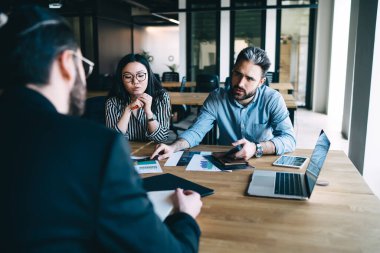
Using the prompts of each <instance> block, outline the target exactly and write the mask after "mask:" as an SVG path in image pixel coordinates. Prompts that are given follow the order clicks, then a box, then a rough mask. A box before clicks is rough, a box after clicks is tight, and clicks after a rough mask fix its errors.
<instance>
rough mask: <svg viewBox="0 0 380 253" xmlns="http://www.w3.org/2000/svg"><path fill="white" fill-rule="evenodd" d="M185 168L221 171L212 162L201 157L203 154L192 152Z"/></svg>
mask: <svg viewBox="0 0 380 253" xmlns="http://www.w3.org/2000/svg"><path fill="white" fill-rule="evenodd" d="M186 170H190V171H221V170H220V169H218V167H216V166H215V165H214V164H212V163H211V162H210V161H209V160H207V159H206V158H204V157H203V155H199V154H194V155H193V157H192V158H191V161H190V163H189V165H187V167H186Z"/></svg>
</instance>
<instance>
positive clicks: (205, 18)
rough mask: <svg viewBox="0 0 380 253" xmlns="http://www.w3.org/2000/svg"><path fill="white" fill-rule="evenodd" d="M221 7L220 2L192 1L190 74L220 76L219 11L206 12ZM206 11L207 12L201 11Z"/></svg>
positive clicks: (189, 52)
mask: <svg viewBox="0 0 380 253" xmlns="http://www.w3.org/2000/svg"><path fill="white" fill-rule="evenodd" d="M219 6H220V2H219V1H214V0H212V1H210V0H208V1H205V0H192V1H190V8H191V9H196V10H197V11H193V12H191V14H190V15H189V16H190V19H191V22H190V48H188V55H189V56H190V57H189V58H190V73H188V75H189V74H190V77H191V80H195V79H196V76H197V75H198V74H219V53H218V52H219V22H220V21H219V17H220V13H219V12H218V11H206V10H207V9H215V8H217V7H219ZM200 9H205V11H199V10H200Z"/></svg>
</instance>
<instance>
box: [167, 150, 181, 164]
mask: <svg viewBox="0 0 380 253" xmlns="http://www.w3.org/2000/svg"><path fill="white" fill-rule="evenodd" d="M182 154H183V151H178V152H175V153H173V154H172V155H171V156H170V157H169V159H168V160H167V161H166V163H165V166H177V163H178V161H179V159H181V156H182Z"/></svg>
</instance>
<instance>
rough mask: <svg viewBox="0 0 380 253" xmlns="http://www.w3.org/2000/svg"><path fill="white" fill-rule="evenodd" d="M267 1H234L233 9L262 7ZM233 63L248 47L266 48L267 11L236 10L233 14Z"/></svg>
mask: <svg viewBox="0 0 380 253" xmlns="http://www.w3.org/2000/svg"><path fill="white" fill-rule="evenodd" d="M265 2H266V1H247V0H236V1H232V2H231V4H232V7H235V8H239V7H243V8H244V7H262V6H265ZM231 20H232V24H231V28H232V29H231V31H232V32H231V36H233V37H232V41H231V43H232V48H233V55H232V62H231V66H232V65H233V64H234V63H235V61H236V58H237V55H238V54H239V52H240V51H241V50H242V49H243V48H246V47H248V46H256V47H261V48H264V44H265V43H264V42H265V41H264V36H265V35H264V34H263V31H265V11H263V10H260V9H248V10H244V9H243V10H241V9H240V10H239V9H237V10H235V11H233V12H232V13H231Z"/></svg>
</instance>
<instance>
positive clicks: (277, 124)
mask: <svg viewBox="0 0 380 253" xmlns="http://www.w3.org/2000/svg"><path fill="white" fill-rule="evenodd" d="M269 67H270V61H269V59H268V56H267V54H266V52H265V51H264V50H262V49H260V48H257V47H247V48H245V49H243V50H242V51H241V52H240V53H239V55H238V57H237V59H236V62H235V65H234V68H233V70H232V76H231V87H229V89H225V88H219V89H216V90H214V91H213V92H211V93H210V95H209V96H208V98H207V99H206V101H205V103H204V105H203V107H202V108H201V111H200V113H199V115H198V117H197V119H196V121H195V122H194V124H193V125H192V126H191V127H190V128H189V129H188V130H186V131H185V132H183V133H182V134H181V135H180V136H179V138H178V139H177V140H176V141H175V142H174V143H172V144H171V145H165V144H159V145H157V147H156V150H155V152H154V153H153V154H152V157H155V156H157V155H158V159H165V158H167V157H169V156H170V155H171V154H172V153H173V152H176V151H179V150H182V149H186V148H191V147H193V146H196V145H198V144H199V143H200V142H201V141H202V139H203V137H204V136H205V135H206V133H207V132H208V131H210V130H211V129H212V127H213V124H215V123H216V124H217V125H218V128H219V135H220V138H219V140H218V144H220V145H231V144H232V145H233V146H237V145H241V149H240V151H238V152H237V153H236V154H235V157H236V158H244V159H245V160H248V159H250V158H251V157H254V156H255V157H261V156H262V155H263V154H277V155H280V154H283V153H285V152H291V151H293V150H294V149H295V146H296V140H295V137H294V130H293V126H292V123H291V121H290V118H289V112H288V110H287V108H286V104H285V101H284V99H283V97H282V96H281V94H280V93H279V92H277V91H275V90H273V89H271V88H270V87H268V86H267V85H264V83H265V80H266V77H265V76H266V73H267V71H268V69H269Z"/></svg>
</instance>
